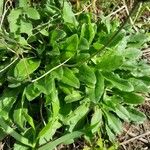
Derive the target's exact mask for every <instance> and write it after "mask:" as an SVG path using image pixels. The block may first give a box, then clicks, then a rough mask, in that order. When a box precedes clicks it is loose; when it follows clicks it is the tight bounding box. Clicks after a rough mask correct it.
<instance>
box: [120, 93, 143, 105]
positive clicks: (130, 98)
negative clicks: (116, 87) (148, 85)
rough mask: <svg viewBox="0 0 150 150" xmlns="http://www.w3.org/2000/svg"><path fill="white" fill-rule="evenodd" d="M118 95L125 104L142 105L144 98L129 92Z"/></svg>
mask: <svg viewBox="0 0 150 150" xmlns="http://www.w3.org/2000/svg"><path fill="white" fill-rule="evenodd" d="M119 95H120V96H122V97H123V100H124V102H125V103H127V104H142V103H143V102H144V97H143V96H140V95H138V94H135V93H131V92H121V91H120V92H119Z"/></svg>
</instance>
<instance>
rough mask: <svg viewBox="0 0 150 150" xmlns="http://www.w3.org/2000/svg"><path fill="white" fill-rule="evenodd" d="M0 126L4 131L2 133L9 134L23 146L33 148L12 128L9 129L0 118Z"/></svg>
mask: <svg viewBox="0 0 150 150" xmlns="http://www.w3.org/2000/svg"><path fill="white" fill-rule="evenodd" d="M0 126H1V127H2V128H3V129H4V131H5V132H6V133H7V134H10V135H11V136H12V137H14V138H15V139H16V140H17V141H19V142H21V143H23V144H24V145H27V146H30V147H34V146H33V145H32V143H30V141H29V140H28V139H27V138H25V137H23V136H22V135H20V134H18V133H17V132H16V131H15V130H14V129H13V128H11V127H10V126H9V125H8V124H7V123H6V122H5V120H4V119H3V118H2V117H0Z"/></svg>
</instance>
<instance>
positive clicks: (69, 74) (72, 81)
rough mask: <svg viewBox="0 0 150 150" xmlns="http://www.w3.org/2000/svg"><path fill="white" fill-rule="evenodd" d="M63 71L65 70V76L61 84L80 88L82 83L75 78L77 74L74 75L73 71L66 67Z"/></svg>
mask: <svg viewBox="0 0 150 150" xmlns="http://www.w3.org/2000/svg"><path fill="white" fill-rule="evenodd" d="M63 70H64V74H63V78H62V80H61V82H62V83H65V84H67V85H69V86H72V87H75V88H79V87H80V82H79V80H78V78H77V77H76V76H75V74H74V73H73V71H72V70H71V69H68V68H66V67H64V68H63Z"/></svg>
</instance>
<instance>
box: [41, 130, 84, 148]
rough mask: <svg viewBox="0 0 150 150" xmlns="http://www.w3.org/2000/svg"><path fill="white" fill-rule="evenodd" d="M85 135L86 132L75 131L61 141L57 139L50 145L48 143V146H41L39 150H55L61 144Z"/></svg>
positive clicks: (61, 138)
mask: <svg viewBox="0 0 150 150" xmlns="http://www.w3.org/2000/svg"><path fill="white" fill-rule="evenodd" d="M83 134H84V132H82V131H74V132H72V133H69V134H66V135H64V136H62V137H60V138H59V139H57V140H55V141H52V142H50V143H47V144H45V145H43V146H41V147H40V148H39V149H38V150H53V149H54V148H55V147H56V146H58V145H59V144H61V143H63V142H66V141H67V140H71V139H75V138H78V137H80V136H81V135H83Z"/></svg>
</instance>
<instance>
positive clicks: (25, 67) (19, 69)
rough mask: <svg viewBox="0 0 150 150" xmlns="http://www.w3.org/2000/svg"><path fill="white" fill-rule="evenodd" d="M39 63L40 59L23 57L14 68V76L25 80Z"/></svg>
mask: <svg viewBox="0 0 150 150" xmlns="http://www.w3.org/2000/svg"><path fill="white" fill-rule="evenodd" d="M39 65H40V60H37V59H34V58H23V59H21V60H20V61H19V62H18V63H17V65H16V67H15V69H14V76H15V77H16V78H17V79H20V80H24V79H26V78H27V77H28V76H29V75H30V74H31V73H33V72H34V71H35V70H36V69H37V68H38V67H39Z"/></svg>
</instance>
